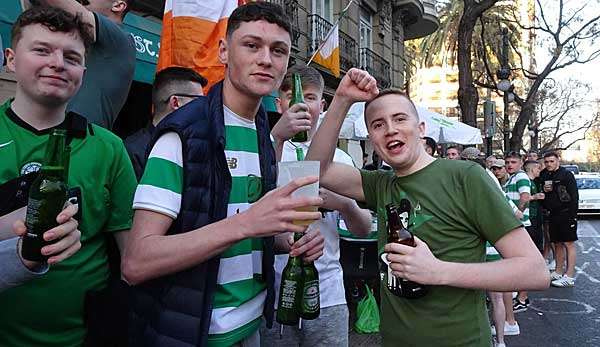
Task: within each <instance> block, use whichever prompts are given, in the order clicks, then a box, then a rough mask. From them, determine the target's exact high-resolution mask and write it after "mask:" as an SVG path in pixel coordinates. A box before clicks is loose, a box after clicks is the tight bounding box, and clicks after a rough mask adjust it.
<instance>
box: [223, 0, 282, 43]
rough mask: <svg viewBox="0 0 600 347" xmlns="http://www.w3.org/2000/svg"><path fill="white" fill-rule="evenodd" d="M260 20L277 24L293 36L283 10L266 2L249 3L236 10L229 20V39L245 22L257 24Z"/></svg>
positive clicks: (227, 35) (227, 32)
mask: <svg viewBox="0 0 600 347" xmlns="http://www.w3.org/2000/svg"><path fill="white" fill-rule="evenodd" d="M259 20H264V21H267V22H269V23H271V24H276V25H278V26H279V27H281V28H282V29H283V30H285V31H287V32H288V34H290V37H291V35H292V26H291V24H290V23H291V21H290V19H289V17H288V16H287V15H286V14H285V12H284V11H283V8H282V7H281V6H279V5H277V4H273V3H270V2H265V1H256V2H249V3H247V4H245V5H242V6H240V7H238V8H236V9H235V10H234V11H233V12H232V13H231V16H229V19H228V20H227V31H226V32H225V35H226V37H227V38H229V37H231V34H233V32H234V31H236V30H237V29H238V28H239V27H240V25H241V24H242V23H243V22H256V21H259Z"/></svg>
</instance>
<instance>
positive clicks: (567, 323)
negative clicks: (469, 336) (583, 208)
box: [506, 217, 600, 347]
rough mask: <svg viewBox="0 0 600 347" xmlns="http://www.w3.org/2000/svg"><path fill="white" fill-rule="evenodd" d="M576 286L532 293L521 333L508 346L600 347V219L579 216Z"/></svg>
mask: <svg viewBox="0 0 600 347" xmlns="http://www.w3.org/2000/svg"><path fill="white" fill-rule="evenodd" d="M578 222H579V224H578V235H579V241H578V244H577V249H578V254H577V267H576V270H577V272H576V274H575V279H576V281H575V287H573V288H554V287H550V289H548V290H546V291H544V292H536V293H533V292H532V293H530V294H529V296H530V299H531V300H532V303H531V306H530V307H529V310H527V311H526V312H523V313H517V321H518V322H519V325H520V327H521V335H519V336H508V337H507V338H506V342H507V346H510V347H525V346H545V347H551V346H561V347H565V346H581V347H584V346H600V218H597V217H589V218H580V219H579V221H578Z"/></svg>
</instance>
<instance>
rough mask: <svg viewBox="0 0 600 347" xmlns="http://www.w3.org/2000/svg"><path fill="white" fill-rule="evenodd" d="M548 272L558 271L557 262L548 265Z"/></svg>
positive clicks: (553, 261)
mask: <svg viewBox="0 0 600 347" xmlns="http://www.w3.org/2000/svg"><path fill="white" fill-rule="evenodd" d="M546 266H547V267H548V270H549V271H554V270H556V260H552V261H551V262H549V263H548V264H547V265H546Z"/></svg>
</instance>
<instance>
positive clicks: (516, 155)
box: [504, 151, 523, 160]
mask: <svg viewBox="0 0 600 347" xmlns="http://www.w3.org/2000/svg"><path fill="white" fill-rule="evenodd" d="M508 158H516V159H519V160H523V157H522V156H521V154H520V153H519V152H517V151H510V152H508V153H506V155H505V156H504V159H508Z"/></svg>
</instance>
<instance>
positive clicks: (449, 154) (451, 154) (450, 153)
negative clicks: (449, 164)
mask: <svg viewBox="0 0 600 347" xmlns="http://www.w3.org/2000/svg"><path fill="white" fill-rule="evenodd" d="M446 159H450V160H460V151H459V150H458V147H457V146H449V147H448V148H446Z"/></svg>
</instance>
